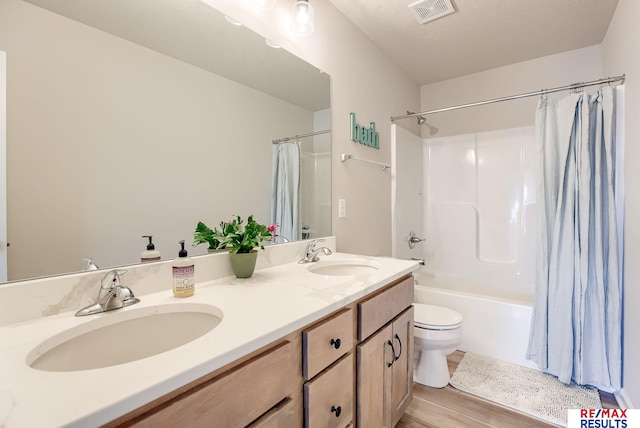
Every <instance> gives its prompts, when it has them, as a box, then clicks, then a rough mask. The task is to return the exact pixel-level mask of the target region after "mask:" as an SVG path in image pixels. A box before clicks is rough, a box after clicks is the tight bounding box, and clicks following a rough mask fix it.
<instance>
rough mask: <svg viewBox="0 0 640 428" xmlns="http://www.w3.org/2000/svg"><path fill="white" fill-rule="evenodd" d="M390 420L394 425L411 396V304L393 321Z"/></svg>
mask: <svg viewBox="0 0 640 428" xmlns="http://www.w3.org/2000/svg"><path fill="white" fill-rule="evenodd" d="M392 333H393V339H392V343H393V349H394V351H395V353H396V355H395V357H394V361H393V365H392V366H391V372H392V373H391V420H392V425H391V426H395V425H396V424H397V423H398V421H399V420H400V418H401V417H402V414H403V413H404V411H405V409H406V408H407V406H408V405H409V403H410V402H411V399H412V398H413V306H410V307H409V308H408V309H407V310H406V311H404V312H403V313H402V314H401V315H400V316H399V317H398V318H396V319H395V320H394V321H393V332H392Z"/></svg>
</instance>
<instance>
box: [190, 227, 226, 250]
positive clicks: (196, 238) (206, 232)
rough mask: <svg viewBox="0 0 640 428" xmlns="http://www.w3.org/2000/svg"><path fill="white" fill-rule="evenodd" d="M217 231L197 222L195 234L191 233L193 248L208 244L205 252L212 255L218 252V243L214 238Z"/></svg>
mask: <svg viewBox="0 0 640 428" xmlns="http://www.w3.org/2000/svg"><path fill="white" fill-rule="evenodd" d="M216 232H217V230H216V229H215V228H214V229H211V228H210V227H209V226H207V225H206V224H204V223H203V222H201V221H199V222H198V225H197V226H196V230H195V232H193V246H194V247H197V246H198V245H200V244H209V247H208V248H207V251H208V252H210V253H214V252H216V251H220V248H219V247H220V241H219V240H218V239H217V238H216V237H215V236H216Z"/></svg>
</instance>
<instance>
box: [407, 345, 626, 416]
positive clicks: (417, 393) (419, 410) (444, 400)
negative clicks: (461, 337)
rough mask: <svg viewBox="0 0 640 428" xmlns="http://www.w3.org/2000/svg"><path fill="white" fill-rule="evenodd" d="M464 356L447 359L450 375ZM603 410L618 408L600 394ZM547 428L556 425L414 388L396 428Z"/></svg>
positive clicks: (466, 397)
mask: <svg viewBox="0 0 640 428" xmlns="http://www.w3.org/2000/svg"><path fill="white" fill-rule="evenodd" d="M463 356H464V353H463V352H460V351H456V352H454V353H453V354H451V355H449V357H448V358H447V360H448V363H449V372H450V373H451V374H453V372H454V371H455V369H456V367H458V363H459V362H460V360H461V359H462V357H463ZM600 399H601V401H602V406H603V407H604V408H617V407H618V405H617V403H616V401H615V398H614V397H613V395H611V394H607V393H603V392H601V393H600ZM449 427H456V428H466V427H473V428H475V427H479V428H487V427H495V428H514V427H518V428H533V427H540V428H547V427H550V428H551V427H556V425H553V424H549V423H546V422H544V421H541V420H539V419H537V418H533V417H531V416H528V415H525V414H523V413H520V412H518V411H515V410H512V409H509V408H508V407H504V406H501V405H499V404H495V403H493V402H491V401H487V400H484V399H482V398H480V397H477V396H475V395H471V394H467V393H466V392H462V391H459V390H457V389H455V388H454V387H452V386H451V385H447V386H446V387H444V388H441V389H438V388H429V387H426V386H423V385H420V384H417V383H416V384H415V387H414V392H413V401H412V402H411V404H410V405H409V408H408V409H407V411H406V412H405V414H404V415H403V416H402V419H400V422H398V425H396V428H449Z"/></svg>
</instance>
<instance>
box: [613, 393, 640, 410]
mask: <svg viewBox="0 0 640 428" xmlns="http://www.w3.org/2000/svg"><path fill="white" fill-rule="evenodd" d="M613 396H614V397H616V401H617V402H618V406H620V408H621V409H635V407H634V406H633V403H632V402H631V398H630V397H629V395H628V394H627V392H626V391H625V389H624V388H622V389H621V390H620V391H618V392H615V393H614V394H613Z"/></svg>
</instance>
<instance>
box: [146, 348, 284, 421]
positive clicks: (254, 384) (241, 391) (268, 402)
mask: <svg viewBox="0 0 640 428" xmlns="http://www.w3.org/2000/svg"><path fill="white" fill-rule="evenodd" d="M292 367H294V364H293V345H292V344H291V342H283V343H281V344H279V345H277V346H275V347H274V348H272V349H270V350H268V351H266V352H264V353H262V354H260V355H257V356H256V357H254V358H252V359H251V360H249V361H247V362H246V363H244V364H242V365H241V366H239V367H237V368H234V369H232V370H231V371H229V372H226V373H223V374H221V375H220V376H218V377H215V378H213V379H211V380H210V381H208V382H205V383H204V384H202V385H200V386H198V387H195V388H193V389H192V390H191V391H188V392H187V393H186V394H183V395H180V396H178V397H176V398H175V399H174V400H173V401H170V402H169V403H168V405H166V406H164V407H162V408H161V409H160V410H158V411H152V413H151V414H150V415H149V416H147V417H144V419H142V420H139V421H137V422H136V423H135V424H134V425H135V426H140V427H147V426H148V427H153V428H158V427H177V426H220V427H223V426H224V427H231V426H246V425H247V424H249V423H251V422H253V421H255V420H256V419H257V418H258V417H260V416H261V415H263V414H264V413H265V412H267V411H269V410H270V409H272V408H273V407H274V406H276V405H277V404H278V403H280V402H281V401H282V400H283V399H285V398H287V397H288V396H289V395H290V394H291V393H292V391H293V388H294V386H293V385H294V383H293V380H294V378H295V375H294V373H293V369H292Z"/></svg>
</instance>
